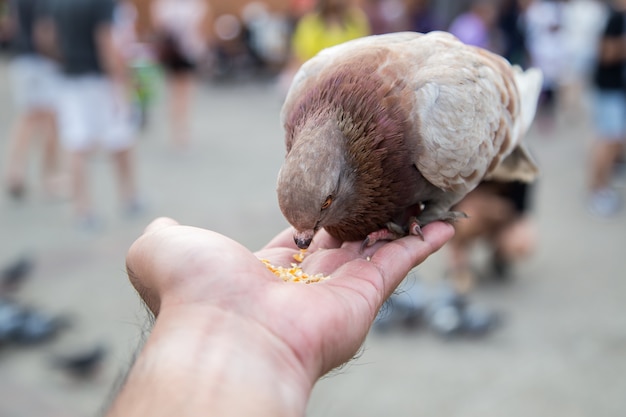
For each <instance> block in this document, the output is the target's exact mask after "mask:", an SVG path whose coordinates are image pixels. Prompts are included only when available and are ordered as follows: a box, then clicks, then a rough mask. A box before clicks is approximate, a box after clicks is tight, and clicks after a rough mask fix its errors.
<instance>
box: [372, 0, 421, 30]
mask: <svg viewBox="0 0 626 417" xmlns="http://www.w3.org/2000/svg"><path fill="white" fill-rule="evenodd" d="M362 7H363V11H364V12H365V14H366V15H367V19H368V21H369V25H370V29H371V30H370V34H372V35H381V34H383V33H392V32H402V31H405V30H409V29H410V24H409V15H408V13H407V12H408V10H407V4H406V1H405V0H367V1H365V2H363V5H362Z"/></svg>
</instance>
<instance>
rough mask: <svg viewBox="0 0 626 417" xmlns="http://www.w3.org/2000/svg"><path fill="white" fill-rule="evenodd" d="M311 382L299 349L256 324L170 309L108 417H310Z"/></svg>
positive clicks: (186, 309)
mask: <svg viewBox="0 0 626 417" xmlns="http://www.w3.org/2000/svg"><path fill="white" fill-rule="evenodd" d="M312 385H313V381H311V378H310V377H308V376H307V375H306V374H305V372H304V371H303V369H302V367H301V366H300V363H299V362H298V360H297V359H296V358H295V356H294V355H293V352H291V351H290V350H289V349H288V348H287V347H286V346H285V345H284V344H282V342H280V341H279V340H278V339H276V338H275V337H274V336H273V335H271V334H269V332H267V330H265V329H263V328H260V327H259V326H258V325H257V324H256V323H249V322H246V321H244V320H241V319H240V318H237V317H231V316H230V315H228V314H227V313H223V312H221V311H217V312H214V311H208V314H207V309H206V308H204V309H198V308H196V307H177V308H174V309H171V310H168V309H163V310H162V312H161V314H160V315H159V317H158V318H157V320H156V323H155V327H154V329H153V332H152V334H151V335H150V337H149V338H148V341H147V343H146V345H145V347H144V348H143V351H142V352H141V353H140V355H139V356H138V358H137V361H136V363H135V364H134V366H133V368H132V369H131V372H130V374H129V375H128V379H127V381H126V383H125V385H124V386H123V387H122V390H121V392H120V394H119V395H118V397H117V399H116V400H115V402H114V403H113V406H112V408H111V410H110V412H109V414H108V417H115V416H124V417H133V416H142V417H143V416H147V415H149V416H153V417H156V416H161V415H162V416H172V415H176V416H181V417H185V416H200V415H211V416H243V415H254V416H258V417H263V416H272V417H277V416H303V415H304V411H305V408H306V402H307V400H308V396H309V393H310V390H311V387H312Z"/></svg>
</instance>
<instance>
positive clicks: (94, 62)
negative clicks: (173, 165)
mask: <svg viewBox="0 0 626 417" xmlns="http://www.w3.org/2000/svg"><path fill="white" fill-rule="evenodd" d="M50 1H51V25H52V27H53V33H54V38H55V40H56V44H57V46H58V52H59V55H60V58H61V62H62V70H63V74H64V77H63V80H62V89H61V92H60V93H59V98H60V105H59V122H60V132H61V141H62V144H63V146H64V147H65V149H67V151H68V152H69V154H70V158H71V173H72V189H73V198H74V202H73V203H74V212H75V216H76V221H77V223H78V225H79V226H81V227H83V228H86V229H93V228H97V227H98V226H99V220H98V217H97V216H96V213H95V212H94V207H93V202H92V199H91V196H90V190H89V185H88V184H89V179H88V158H89V156H90V154H91V152H92V151H93V150H94V148H96V147H97V145H100V146H101V147H102V148H104V149H106V150H107V151H109V152H110V153H111V154H112V157H113V163H114V167H115V170H116V174H117V177H118V189H119V194H120V201H121V204H122V208H123V210H124V211H125V213H126V214H135V213H137V212H138V211H140V210H141V203H140V201H139V199H138V195H137V188H136V184H135V170H134V168H135V167H134V156H133V147H134V142H135V131H136V125H135V124H134V123H133V118H132V111H131V106H130V98H129V94H130V93H129V91H130V87H129V74H128V69H127V67H126V66H125V63H124V59H123V58H122V57H121V54H120V52H119V51H118V50H117V49H116V45H115V40H114V35H113V16H114V11H115V2H114V1H113V0H80V1H78V0H50Z"/></svg>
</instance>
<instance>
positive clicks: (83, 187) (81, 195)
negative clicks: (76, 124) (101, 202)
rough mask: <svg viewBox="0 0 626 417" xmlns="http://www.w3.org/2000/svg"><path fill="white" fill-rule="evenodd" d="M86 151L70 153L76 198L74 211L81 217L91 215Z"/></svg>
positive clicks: (74, 195) (73, 194)
mask: <svg viewBox="0 0 626 417" xmlns="http://www.w3.org/2000/svg"><path fill="white" fill-rule="evenodd" d="M88 155H89V154H88V152H86V151H73V152H71V154H70V169H71V174H72V196H73V199H74V213H75V214H76V216H77V217H79V218H84V217H86V216H89V215H91V214H92V213H91V210H92V207H91V198H90V196H89V190H88V188H87V187H88V182H89V181H88V179H87V157H88Z"/></svg>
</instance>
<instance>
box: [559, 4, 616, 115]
mask: <svg viewBox="0 0 626 417" xmlns="http://www.w3.org/2000/svg"><path fill="white" fill-rule="evenodd" d="M564 12H565V16H564V25H563V30H564V32H565V41H566V50H567V51H568V55H569V57H570V58H569V60H568V65H567V68H566V72H565V74H564V77H563V78H564V79H563V81H562V83H561V89H560V98H559V99H560V100H559V101H560V105H561V108H562V109H563V110H564V112H565V114H564V115H565V116H567V117H568V118H569V120H572V121H573V122H575V121H580V120H582V119H583V117H584V116H586V115H587V114H588V113H589V112H588V109H587V108H586V106H585V105H584V104H586V101H585V100H584V98H585V97H584V96H585V92H586V91H588V90H589V82H590V81H591V78H592V76H593V71H594V66H595V62H596V60H597V53H598V47H597V45H598V43H599V42H600V37H601V36H602V31H603V30H604V25H605V22H606V19H607V16H608V6H607V5H606V4H605V3H604V2H603V1H601V0H570V1H569V3H568V4H567V7H566V8H565V10H564Z"/></svg>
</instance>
